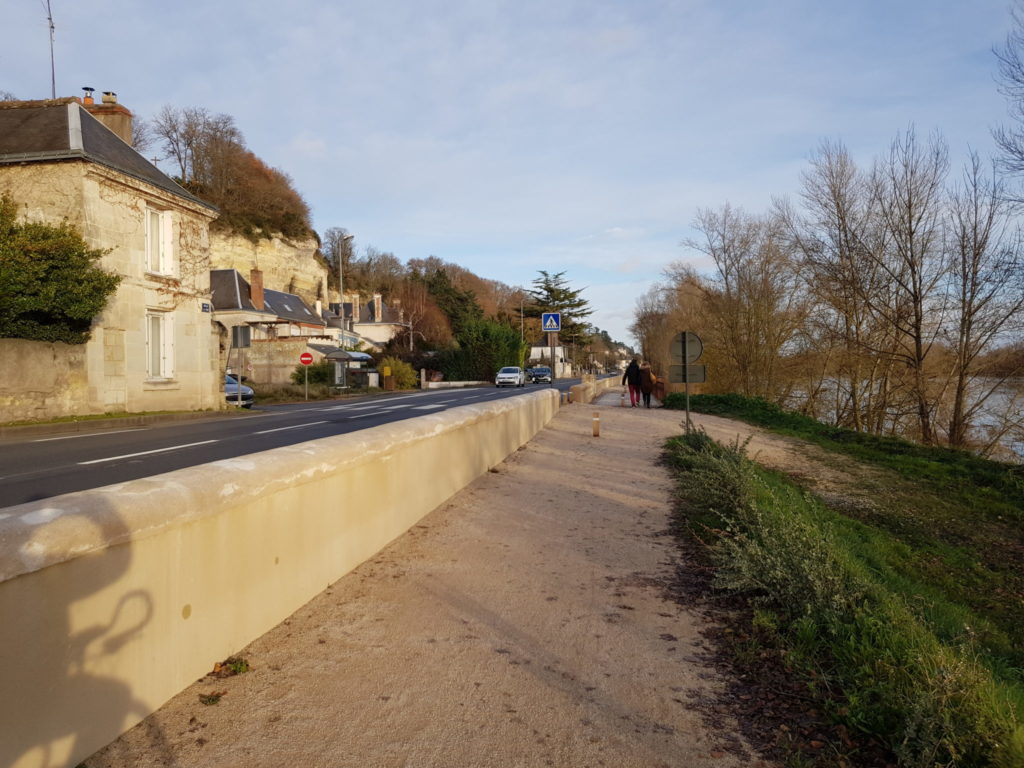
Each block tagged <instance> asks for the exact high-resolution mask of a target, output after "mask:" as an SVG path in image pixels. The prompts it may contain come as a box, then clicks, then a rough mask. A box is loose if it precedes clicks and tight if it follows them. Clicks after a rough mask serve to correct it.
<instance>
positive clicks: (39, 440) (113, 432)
mask: <svg viewBox="0 0 1024 768" xmlns="http://www.w3.org/2000/svg"><path fill="white" fill-rule="evenodd" d="M144 429H145V427H135V428H133V429H110V430H103V431H102V432H88V433H86V434H84V435H62V436H61V437H40V438H37V439H35V440H33V441H32V442H33V443H48V442H50V441H51V440H72V439H74V438H76V437H96V436H97V435H119V434H121V433H122V432H142V431H143V430H144Z"/></svg>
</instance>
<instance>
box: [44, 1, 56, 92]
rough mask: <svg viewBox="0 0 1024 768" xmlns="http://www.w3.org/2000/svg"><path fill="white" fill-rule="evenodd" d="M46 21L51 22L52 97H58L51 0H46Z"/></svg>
mask: <svg viewBox="0 0 1024 768" xmlns="http://www.w3.org/2000/svg"><path fill="white" fill-rule="evenodd" d="M46 21H47V22H49V24H50V98H51V99H56V98H57V69H56V67H55V66H54V63H53V32H54V26H53V11H52V10H50V0H46Z"/></svg>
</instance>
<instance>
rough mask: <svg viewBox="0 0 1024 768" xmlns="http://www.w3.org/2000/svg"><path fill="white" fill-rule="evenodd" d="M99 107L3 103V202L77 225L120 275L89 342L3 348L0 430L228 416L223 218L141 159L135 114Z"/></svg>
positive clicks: (72, 102) (31, 216) (4, 344)
mask: <svg viewBox="0 0 1024 768" xmlns="http://www.w3.org/2000/svg"><path fill="white" fill-rule="evenodd" d="M104 98H105V103H104V104H102V105H97V104H93V103H92V99H91V97H87V98H86V99H84V100H83V102H80V101H79V100H78V99H73V98H68V99H55V100H47V101H32V102H2V103H0V194H3V193H7V194H9V195H10V196H11V197H13V198H14V200H15V201H17V203H18V204H19V206H20V212H19V218H21V219H23V220H29V221H38V222H45V223H49V224H59V223H60V222H62V221H67V222H69V223H71V224H73V225H74V226H76V227H77V228H78V230H79V231H80V232H81V234H82V236H83V237H84V239H85V241H86V243H88V245H89V247H90V248H99V249H104V250H106V251H108V253H107V254H106V255H105V256H103V258H102V260H101V262H100V266H102V267H103V268H104V269H107V270H108V271H111V272H115V273H117V274H119V275H121V276H122V278H123V279H122V282H121V284H120V286H119V287H118V290H117V292H116V293H115V294H114V295H113V296H112V297H111V299H110V300H109V302H108V304H107V306H106V308H105V309H104V311H103V312H102V313H101V314H100V315H99V316H98V317H96V318H95V319H94V321H93V326H92V335H91V339H90V340H89V341H88V342H87V343H86V344H83V345H67V344H60V343H44V342H38V341H27V340H22V339H0V359H2V361H3V364H2V365H0V421H12V420H21V419H48V418H55V417H60V416H67V415H82V414H95V413H106V412H141V411H154V410H195V409H207V408H219V407H221V406H222V400H223V397H222V395H221V388H222V381H221V377H220V373H219V370H218V361H217V357H218V355H217V335H216V333H215V331H214V326H213V323H212V322H211V315H210V314H209V313H210V310H211V309H212V305H211V302H210V272H209V225H210V222H211V221H213V219H215V218H216V216H217V212H216V209H215V208H213V207H212V206H210V205H209V204H207V203H204V202H203V201H201V200H199V199H198V198H196V197H195V196H193V195H191V194H190V193H189V192H187V191H186V190H184V189H183V188H181V187H180V186H178V185H177V184H176V183H175V182H174V181H172V180H171V179H170V178H169V177H168V176H166V175H165V174H164V173H163V172H161V171H160V170H159V169H158V168H157V167H156V166H154V165H153V164H152V163H150V162H149V161H148V160H146V159H145V158H144V157H143V156H142V155H140V154H139V153H138V152H136V151H135V150H134V149H133V148H132V147H131V145H130V143H129V142H130V140H131V113H130V112H128V110H126V109H124V107H122V106H120V105H119V104H117V101H116V96H114V95H113V94H107V95H105V97H104ZM93 112H95V115H94V114H93ZM104 121H106V122H107V123H109V125H110V126H111V127H112V128H113V129H114V130H116V131H118V132H119V134H120V135H118V133H115V132H114V130H111V128H108V126H107V125H106V124H105V123H104Z"/></svg>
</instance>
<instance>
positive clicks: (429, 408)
mask: <svg viewBox="0 0 1024 768" xmlns="http://www.w3.org/2000/svg"><path fill="white" fill-rule="evenodd" d="M435 408H444V404H443V403H441V404H438V405H414V406H413V407H412V408H410V409H409V410H411V411H432V410H433V409H435Z"/></svg>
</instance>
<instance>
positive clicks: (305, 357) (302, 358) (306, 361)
mask: <svg viewBox="0 0 1024 768" xmlns="http://www.w3.org/2000/svg"><path fill="white" fill-rule="evenodd" d="M299 362H300V363H302V364H303V365H312V364H313V355H311V354H310V353H309V352H303V353H302V354H301V355H299Z"/></svg>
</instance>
